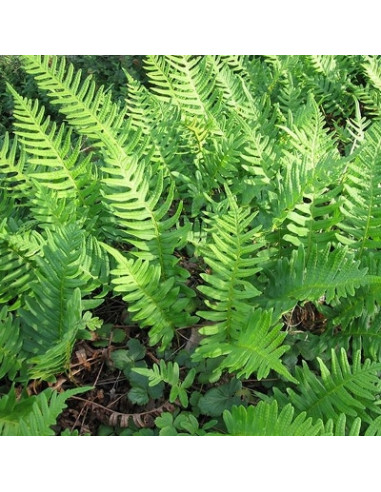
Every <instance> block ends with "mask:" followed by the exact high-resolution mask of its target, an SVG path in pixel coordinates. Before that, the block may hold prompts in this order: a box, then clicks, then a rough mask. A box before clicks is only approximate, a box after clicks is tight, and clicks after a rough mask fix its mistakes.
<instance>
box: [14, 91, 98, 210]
mask: <svg viewBox="0 0 381 492" xmlns="http://www.w3.org/2000/svg"><path fill="white" fill-rule="evenodd" d="M8 88H9V90H10V91H11V93H12V95H13V98H14V102H15V107H14V117H15V127H16V132H15V133H16V135H18V137H19V142H20V143H21V144H22V146H23V148H24V149H25V151H26V154H27V164H28V170H27V175H28V177H29V178H31V179H32V180H35V181H37V182H38V183H40V184H41V186H43V187H47V188H50V189H53V190H55V191H56V192H57V193H56V196H57V198H58V199H62V198H70V199H75V200H76V201H77V202H78V206H80V207H81V214H82V215H83V214H86V215H89V216H90V217H94V216H96V215H97V214H99V211H100V210H99V209H100V207H99V204H98V203H97V199H98V195H99V181H98V179H97V170H96V167H95V166H93V165H92V164H91V160H92V153H89V154H87V155H86V156H85V155H84V154H83V153H82V150H81V147H82V140H81V139H80V138H79V139H77V141H76V142H74V143H73V141H72V140H73V139H72V133H73V132H72V129H71V128H69V129H68V130H67V129H66V127H65V125H64V124H62V125H61V127H60V128H59V129H57V128H56V124H55V123H54V122H53V123H51V122H50V118H49V117H47V118H44V113H45V109H44V108H43V107H41V108H40V107H39V104H38V102H37V101H35V102H32V101H30V100H28V99H26V98H22V97H21V96H19V94H17V92H16V91H15V90H14V89H13V88H12V87H10V86H8Z"/></svg>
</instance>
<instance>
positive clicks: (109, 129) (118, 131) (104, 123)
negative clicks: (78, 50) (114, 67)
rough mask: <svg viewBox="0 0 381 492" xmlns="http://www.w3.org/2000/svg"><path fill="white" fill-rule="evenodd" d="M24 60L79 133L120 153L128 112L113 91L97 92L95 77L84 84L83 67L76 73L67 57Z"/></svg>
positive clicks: (33, 57) (33, 56)
mask: <svg viewBox="0 0 381 492" xmlns="http://www.w3.org/2000/svg"><path fill="white" fill-rule="evenodd" d="M21 59H22V62H23V64H24V68H25V70H26V71H27V72H28V73H30V74H31V75H33V76H34V78H35V80H36V82H37V84H38V85H39V87H40V88H41V89H42V90H45V91H47V94H48V96H49V97H50V98H51V102H52V103H53V104H57V105H59V106H60V108H59V110H60V111H61V112H62V113H63V114H65V116H66V118H67V119H68V121H69V123H70V124H71V125H72V126H74V127H75V129H76V130H77V131H78V132H79V133H82V134H84V135H86V136H87V137H89V138H91V139H92V140H93V145H94V146H101V144H102V143H104V144H106V145H108V148H109V149H114V150H115V153H116V155H117V156H119V153H120V150H121V147H122V145H123V142H124V140H125V138H126V136H127V135H126V133H125V132H124V127H123V120H124V117H125V111H123V110H121V108H120V107H119V106H118V105H117V104H115V103H113V102H112V101H111V93H108V94H106V93H105V91H104V89H103V87H101V88H99V89H98V91H96V88H95V82H94V81H93V80H92V77H91V76H88V77H87V78H86V79H85V80H84V81H83V82H82V84H81V75H82V74H81V70H78V71H77V73H76V74H74V67H73V65H72V64H69V65H68V68H67V70H66V59H65V57H61V58H58V57H56V56H49V55H45V56H40V55H23V56H21Z"/></svg>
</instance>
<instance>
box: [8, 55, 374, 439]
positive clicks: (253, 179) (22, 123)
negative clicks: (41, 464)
mask: <svg viewBox="0 0 381 492" xmlns="http://www.w3.org/2000/svg"><path fill="white" fill-rule="evenodd" d="M16 61H17V63H18V64H19V65H18V70H22V73H24V74H25V77H30V78H31V79H32V80H33V83H34V84H35V85H36V97H33V98H31V97H29V96H28V93H26V92H24V89H25V88H24V87H19V88H17V89H16V88H15V86H14V85H15V84H12V80H9V77H8V82H7V89H6V90H7V97H8V98H10V97H12V108H11V109H10V110H9V111H10V118H11V119H12V121H11V127H12V128H11V131H10V132H7V131H5V128H4V131H3V133H2V135H1V139H0V435H54V434H56V435H137V436H141V435H199V436H201V435H202V436H203V435H288V436H291V435H316V436H317V435H381V408H380V394H381V379H380V374H381V361H380V353H381V315H380V309H379V300H380V295H381V261H380V260H381V254H380V247H381V232H380V231H381V227H380V226H381V122H380V114H381V113H380V109H381V99H380V90H381V59H380V57H378V56H371V57H370V56H357V55H356V56H328V55H325V56H263V57H262V56H247V55H245V56H144V57H139V58H136V63H135V62H131V64H126V65H125V66H124V67H122V71H123V73H124V77H125V81H124V85H123V84H121V83H120V81H119V78H118V81H119V82H118V84H117V86H115V87H113V86H112V84H111V85H109V86H106V85H107V84H106V83H105V85H100V83H104V82H103V80H102V78H100V79H98V80H97V79H96V78H94V76H93V75H92V74H90V75H86V74H85V73H83V71H82V70H81V69H78V68H77V69H76V68H74V65H72V64H71V62H70V60H68V58H67V57H64V56H60V57H54V56H42V57H41V56H19V57H17V59H16ZM93 61H94V60H93ZM95 61H96V63H99V59H96V58H95ZM88 62H89V61H88V60H87V61H86V63H88ZM87 72H89V70H87ZM4 73H5V72H4ZM106 73H107V72H106ZM5 75H6V74H5ZM118 77H119V75H118ZM5 78H6V77H4V78H3V79H4V80H3V82H6V81H5ZM106 79H107V77H106ZM122 85H123V89H121V87H122ZM45 101H46V103H45ZM45 106H47V107H46V108H45ZM4 126H6V127H7V128H8V125H4Z"/></svg>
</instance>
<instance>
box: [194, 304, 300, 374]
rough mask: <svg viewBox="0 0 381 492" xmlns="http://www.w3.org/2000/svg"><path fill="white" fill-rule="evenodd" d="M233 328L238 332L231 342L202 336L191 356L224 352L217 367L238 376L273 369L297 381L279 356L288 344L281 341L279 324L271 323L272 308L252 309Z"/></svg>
mask: <svg viewBox="0 0 381 492" xmlns="http://www.w3.org/2000/svg"><path fill="white" fill-rule="evenodd" d="M235 328H236V330H237V334H236V335H235V337H234V339H232V340H231V341H230V342H229V341H227V342H222V341H217V340H215V337H214V338H213V337H210V338H206V339H203V340H202V341H201V344H200V346H199V347H198V348H197V349H196V352H195V357H194V358H195V359H196V360H198V359H200V358H201V357H202V358H207V357H211V358H215V357H220V356H224V357H223V358H222V360H221V362H220V364H219V366H218V369H217V370H216V371H218V372H221V371H222V370H224V369H227V370H228V371H229V372H235V373H236V374H237V377H239V378H240V377H245V378H246V379H248V378H249V377H250V376H251V375H252V374H255V375H256V377H257V379H259V380H260V379H263V378H266V377H267V376H268V375H269V373H270V370H273V371H276V372H277V373H278V374H281V375H282V376H284V377H285V378H286V379H288V380H289V381H293V382H297V381H296V380H295V378H293V377H292V376H291V374H290V373H289V372H288V370H287V368H286V367H285V366H284V365H283V364H282V362H281V360H280V359H281V357H282V355H283V354H284V353H285V352H286V351H287V350H288V349H289V346H288V345H283V341H284V339H285V337H286V332H282V331H281V329H282V325H281V324H277V325H275V326H274V322H273V313H272V312H271V311H262V310H260V309H252V310H251V311H250V312H249V313H247V320H246V321H242V322H241V324H240V325H239V327H238V326H237V327H235ZM216 371H215V372H216Z"/></svg>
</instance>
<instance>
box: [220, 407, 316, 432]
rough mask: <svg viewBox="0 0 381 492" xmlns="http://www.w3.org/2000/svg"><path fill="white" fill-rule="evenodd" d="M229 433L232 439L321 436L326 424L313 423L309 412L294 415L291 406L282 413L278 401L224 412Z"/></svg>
mask: <svg viewBox="0 0 381 492" xmlns="http://www.w3.org/2000/svg"><path fill="white" fill-rule="evenodd" d="M223 417H224V422H225V425H226V428H227V431H228V433H229V434H230V435H233V436H318V435H321V434H322V433H323V431H324V426H323V422H322V421H321V420H320V419H319V420H317V421H316V422H313V420H312V418H311V417H307V414H306V412H301V413H299V414H296V415H295V408H294V407H293V406H292V405H291V404H288V405H286V406H285V407H283V408H282V410H281V411H280V412H279V410H278V404H277V401H276V400H274V401H273V402H272V403H265V402H259V403H258V405H256V406H253V405H250V406H249V407H247V408H245V407H244V406H242V405H240V406H239V407H237V406H234V407H233V408H232V409H231V411H229V410H225V411H224V415H223Z"/></svg>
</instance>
